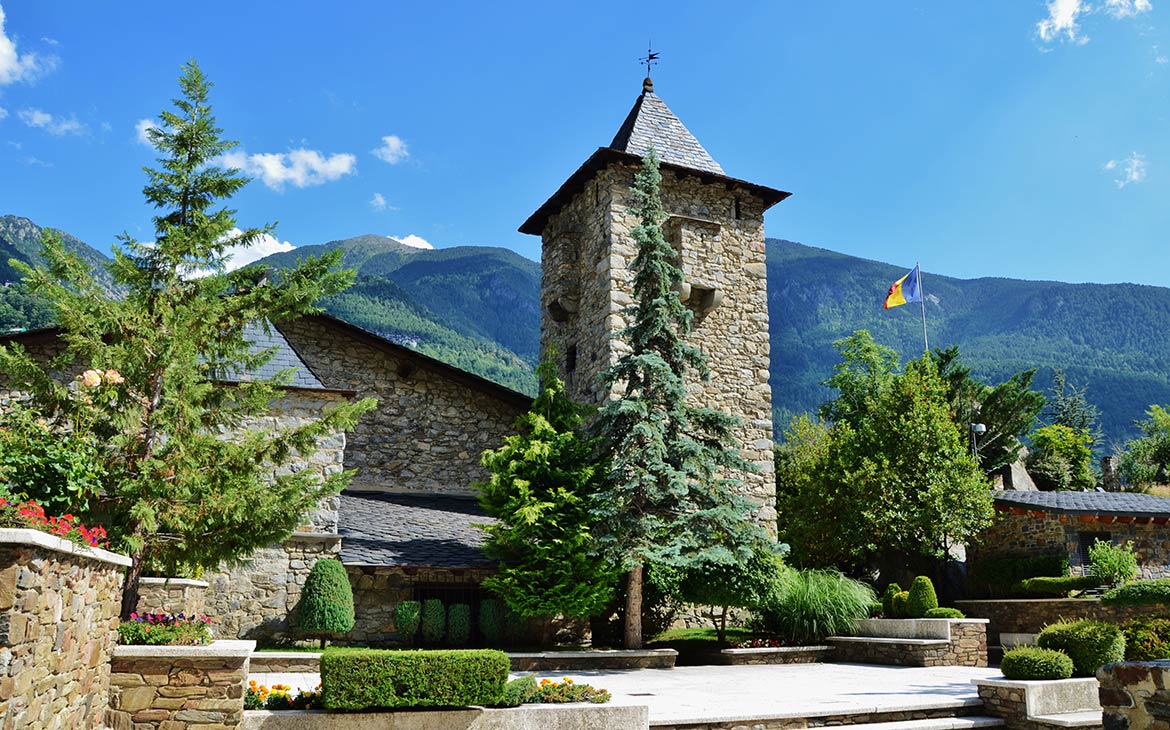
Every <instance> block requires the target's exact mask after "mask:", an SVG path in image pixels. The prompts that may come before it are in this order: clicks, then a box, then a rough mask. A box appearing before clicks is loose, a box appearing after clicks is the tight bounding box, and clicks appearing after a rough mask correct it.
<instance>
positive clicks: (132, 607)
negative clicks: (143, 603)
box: [120, 551, 143, 621]
mask: <svg viewBox="0 0 1170 730" xmlns="http://www.w3.org/2000/svg"><path fill="white" fill-rule="evenodd" d="M142 558H143V554H142V552H141V551H139V552H136V553H135V554H133V555H131V556H130V559H131V561H133V562H131V563H130V567H129V568H128V569H127V570H126V582H125V583H123V584H122V613H121V616H120V618H121V619H122V620H123V621H129V620H130V614H132V613H134V612H135V611H137V610H138V579H139V578H141V577H142Z"/></svg>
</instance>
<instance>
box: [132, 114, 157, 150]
mask: <svg viewBox="0 0 1170 730" xmlns="http://www.w3.org/2000/svg"><path fill="white" fill-rule="evenodd" d="M152 129H158V125H157V124H155V122H154V120H153V119H139V120H138V123H137V124H135V125H134V132H135V136H136V137H137V138H138V141H139V142H140V143H142V144H144V145H146V146H147V147H154V145H152V144H151V143H150V135H149V134H147V132H149V131H150V130H152Z"/></svg>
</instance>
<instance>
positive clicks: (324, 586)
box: [299, 558, 354, 647]
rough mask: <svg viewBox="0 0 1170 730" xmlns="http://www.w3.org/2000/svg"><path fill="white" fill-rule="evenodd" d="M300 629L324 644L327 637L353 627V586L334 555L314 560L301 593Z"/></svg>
mask: <svg viewBox="0 0 1170 730" xmlns="http://www.w3.org/2000/svg"><path fill="white" fill-rule="evenodd" d="M299 623H300V628H301V631H302V632H304V633H305V634H307V635H309V636H316V637H318V638H320V640H321V646H322V647H324V646H325V639H326V637H328V636H330V635H332V634H344V633H346V632H348V631H350V630H352V629H353V625H354V609H353V588H351V587H350V585H349V575H348V574H347V573H346V572H345V566H344V565H342V564H341V561H340V560H337V559H336V558H324V559H322V560H318V561H317V562H316V563H313V568H312V570H310V571H309V577H308V578H307V579H306V580H305V588H304V590H303V591H302V593H301V611H300V622H299Z"/></svg>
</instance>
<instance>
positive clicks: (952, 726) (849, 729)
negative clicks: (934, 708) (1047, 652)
mask: <svg viewBox="0 0 1170 730" xmlns="http://www.w3.org/2000/svg"><path fill="white" fill-rule="evenodd" d="M1006 724H1007V723H1006V722H1004V720H1003V718H999V717H987V716H984V715H964V716H962V717H935V718H929V719H926V720H898V721H894V722H865V723H859V724H856V725H842V726H841V728H842V730H975V729H976V728H985V727H1003V726H1004V725H1006Z"/></svg>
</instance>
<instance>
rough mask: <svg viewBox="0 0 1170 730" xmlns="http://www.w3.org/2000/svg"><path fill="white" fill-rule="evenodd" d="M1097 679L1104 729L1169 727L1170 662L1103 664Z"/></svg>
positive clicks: (1141, 729) (1135, 729)
mask: <svg viewBox="0 0 1170 730" xmlns="http://www.w3.org/2000/svg"><path fill="white" fill-rule="evenodd" d="M1097 680H1098V681H1099V682H1100V683H1101V693H1100V697H1101V712H1102V717H1103V720H1104V726H1105V728H1106V730H1146V729H1147V728H1165V727H1170V661H1157V662H1119V663H1117V664H1106V665H1105V666H1103V667H1101V668H1100V669H1098V670H1097Z"/></svg>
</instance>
